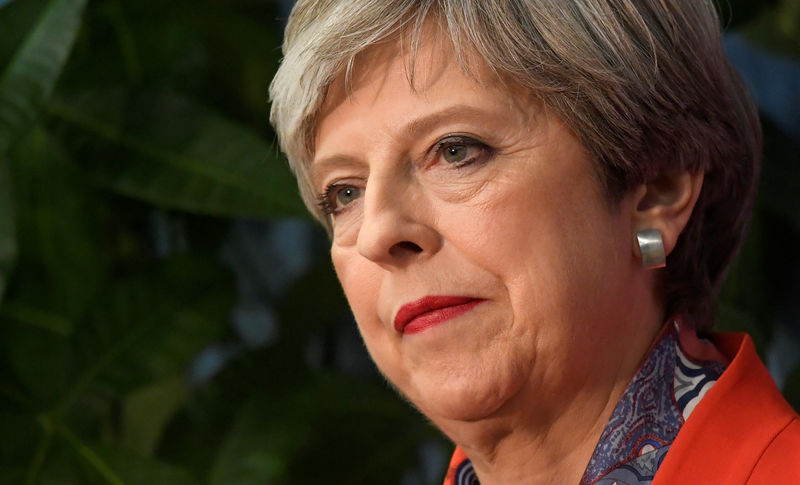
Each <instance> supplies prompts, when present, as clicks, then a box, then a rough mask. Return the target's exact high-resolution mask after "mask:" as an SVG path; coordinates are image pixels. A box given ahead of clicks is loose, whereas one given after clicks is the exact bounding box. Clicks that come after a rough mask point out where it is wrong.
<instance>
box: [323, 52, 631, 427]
mask: <svg viewBox="0 0 800 485" xmlns="http://www.w3.org/2000/svg"><path fill="white" fill-rule="evenodd" d="M399 53H400V51H399V49H398V48H397V46H396V45H386V46H383V47H380V48H374V49H373V50H371V51H368V52H367V53H366V54H365V55H364V56H362V57H361V58H359V63H358V64H357V69H356V71H355V73H354V75H353V78H352V91H350V92H349V93H348V92H346V91H345V89H344V87H343V84H342V81H341V80H338V81H337V82H336V83H334V85H333V86H332V87H331V89H330V91H329V94H328V97H327V98H326V104H325V106H324V108H323V111H322V114H321V116H320V118H319V124H318V130H317V136H316V144H315V150H316V153H315V157H314V160H313V164H312V173H313V180H314V187H315V189H316V190H317V191H318V192H319V193H320V197H321V199H323V200H321V203H322V205H323V206H325V207H326V209H327V210H329V211H331V212H332V214H333V215H332V217H333V221H334V222H333V226H334V236H333V242H332V247H331V254H332V258H333V263H334V266H335V268H336V272H337V274H338V277H339V279H340V281H341V283H342V286H343V288H344V292H345V294H346V296H347V299H348V301H349V303H350V305H351V308H352V310H353V313H354V315H355V318H356V321H357V323H358V326H359V329H360V331H361V334H362V336H363V338H364V341H365V342H366V345H367V348H368V350H369V352H370V354H371V356H372V358H373V359H374V360H375V362H376V363H377V365H378V367H379V368H380V370H381V371H382V372H383V373H384V374H385V375H386V377H387V378H388V379H389V380H390V381H391V382H392V383H393V384H394V385H395V386H396V387H397V388H398V389H399V390H400V391H401V392H402V393H404V394H405V395H406V396H407V397H408V398H409V399H410V400H411V401H412V402H413V403H414V404H416V405H417V406H418V407H419V408H420V409H421V410H422V411H423V412H424V413H425V414H427V415H428V416H429V417H430V418H431V419H433V420H434V421H435V422H436V423H437V424H439V425H440V426H443V427H444V428H446V423H447V421H448V420H475V419H480V418H483V417H487V416H489V415H492V414H493V413H496V412H498V411H500V410H501V408H503V406H511V405H513V403H514V402H515V401H517V400H519V399H520V398H521V399H523V401H524V402H526V403H528V404H526V405H533V406H535V407H536V409H537V410H539V411H540V412H541V413H543V419H544V416H545V415H547V414H548V413H554V412H555V413H557V412H559V411H558V406H559V403H561V404H563V403H565V402H570V401H569V400H570V399H572V398H575V397H576V396H577V395H579V394H580V393H584V392H592V388H593V386H595V385H596V383H597V385H600V383H603V384H606V383H608V381H613V380H614V379H616V378H618V374H619V373H620V367H621V365H622V364H621V363H620V362H621V361H622V360H624V357H623V356H624V355H627V354H628V352H625V345H626V343H625V341H626V338H624V337H625V336H626V335H627V334H630V333H631V332H634V333H636V332H638V331H639V330H637V328H636V327H635V326H633V327H631V328H629V326H630V323H628V322H631V321H635V318H633V317H632V316H631V314H632V313H635V311H636V310H635V309H634V307H635V306H636V304H635V298H637V297H638V296H637V295H634V294H633V293H634V291H633V290H632V284H631V281H633V280H634V279H635V275H636V274H638V273H637V271H639V270H638V268H637V261H636V258H635V256H634V254H633V251H632V249H631V241H632V227H631V217H630V210H629V207H628V206H629V205H630V204H629V202H628V200H627V199H626V200H623V201H622V203H621V204H620V205H618V206H614V207H611V204H609V203H608V202H607V201H606V199H605V197H604V195H603V189H602V186H601V184H600V183H599V181H598V178H597V175H596V172H595V171H594V170H593V167H592V162H591V161H590V159H589V158H588V156H587V154H586V152H585V151H584V149H583V147H582V146H581V144H580V143H579V141H578V140H577V139H576V138H575V136H574V135H573V134H572V133H571V131H570V130H569V129H568V128H567V127H566V126H565V125H564V124H563V123H562V122H561V121H560V120H559V118H558V117H556V116H555V115H554V114H552V113H551V112H549V111H548V110H546V109H545V108H544V107H543V106H542V105H541V104H540V103H539V102H538V101H537V100H536V99H535V98H534V97H533V96H530V95H523V94H519V92H517V91H515V90H511V89H509V88H508V87H504V86H502V85H501V83H499V82H497V81H496V80H494V78H492V77H491V75H490V74H489V73H487V72H485V70H482V69H476V70H475V72H476V73H477V76H476V77H475V79H473V78H471V77H469V76H466V75H465V74H464V73H463V72H462V70H461V69H460V67H459V65H458V62H457V61H456V60H455V57H454V55H453V54H452V51H451V50H449V49H446V48H442V47H440V46H437V45H434V44H433V43H430V42H429V43H425V44H423V46H422V48H421V50H420V52H419V55H418V59H417V64H416V70H415V76H416V77H415V88H414V89H412V88H411V86H410V85H409V76H408V74H407V71H406V60H405V59H404V58H402V57H400V56H399ZM612 275H613V277H612ZM426 310H432V311H430V312H428V313H425V311H426ZM626 332H627V334H626ZM637 359H638V357H637ZM634 364H635V363H634ZM628 377H629V375H627V376H625V377H624V378H625V379H626V380H627V378H628Z"/></svg>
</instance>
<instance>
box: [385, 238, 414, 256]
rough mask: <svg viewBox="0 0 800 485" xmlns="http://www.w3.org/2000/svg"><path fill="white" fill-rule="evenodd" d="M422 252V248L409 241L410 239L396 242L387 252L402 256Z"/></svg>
mask: <svg viewBox="0 0 800 485" xmlns="http://www.w3.org/2000/svg"><path fill="white" fill-rule="evenodd" d="M421 252H422V248H421V247H419V245H417V244H415V243H413V242H411V241H400V242H399V243H396V244H395V245H394V246H392V247H391V249H389V253H390V254H391V255H392V256H394V257H397V256H402V255H404V254H409V253H410V254H418V253H421Z"/></svg>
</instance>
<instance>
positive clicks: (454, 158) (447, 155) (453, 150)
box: [442, 145, 469, 163]
mask: <svg viewBox="0 0 800 485" xmlns="http://www.w3.org/2000/svg"><path fill="white" fill-rule="evenodd" d="M468 152H469V149H468V148H467V146H466V145H450V146H448V147H445V149H444V153H442V157H443V158H444V159H445V160H446V161H447V162H448V163H461V162H463V161H464V160H466V158H467V154H468Z"/></svg>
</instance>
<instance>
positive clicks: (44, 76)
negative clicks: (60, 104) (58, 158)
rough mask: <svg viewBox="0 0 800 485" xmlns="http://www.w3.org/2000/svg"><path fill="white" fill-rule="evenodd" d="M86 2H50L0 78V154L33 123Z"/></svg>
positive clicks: (47, 93) (82, 0)
mask: <svg viewBox="0 0 800 485" xmlns="http://www.w3.org/2000/svg"><path fill="white" fill-rule="evenodd" d="M85 4H86V0H53V1H51V2H50V4H49V5H48V6H47V9H46V10H45V11H44V12H43V13H42V16H41V17H40V18H39V21H38V22H37V23H36V25H35V27H34V28H33V30H31V32H30V33H29V34H28V35H27V37H26V39H25V42H24V43H23V44H22V46H21V47H20V48H19V50H17V52H16V53H15V55H14V57H13V58H12V59H11V62H10V63H9V65H8V66H6V68H5V70H4V72H3V74H2V77H0V153H3V152H5V151H6V150H7V149H8V147H9V146H10V145H11V144H12V143H13V142H14V141H15V139H16V137H18V136H19V135H20V134H22V133H24V132H25V131H26V130H27V129H29V128H30V126H31V125H32V124H33V122H34V121H35V119H36V117H37V116H38V114H39V111H40V108H41V106H42V104H43V103H44V101H45V100H46V99H47V98H48V97H49V96H50V93H51V92H52V90H53V87H54V86H55V83H56V80H57V79H58V76H59V74H60V73H61V69H62V67H63V66H64V62H65V61H66V59H67V56H68V55H69V52H70V50H71V49H72V43H73V41H74V40H75V35H76V34H77V32H78V28H79V27H80V21H81V14H82V13H83V8H84V6H85Z"/></svg>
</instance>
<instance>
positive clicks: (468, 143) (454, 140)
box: [434, 135, 494, 168]
mask: <svg viewBox="0 0 800 485" xmlns="http://www.w3.org/2000/svg"><path fill="white" fill-rule="evenodd" d="M453 146H465V147H467V148H478V149H479V150H481V151H482V152H483V153H482V154H481V155H479V156H476V157H472V158H468V159H466V160H463V161H461V162H455V163H448V165H450V166H452V167H455V168H464V167H467V166H469V165H472V164H473V163H475V162H478V161H486V160H488V159H490V158H491V157H492V155H494V149H493V148H491V147H490V146H489V145H487V144H486V143H483V142H482V141H479V140H476V139H475V138H472V137H470V136H465V135H447V136H445V137H444V138H442V139H441V140H439V141H438V142H436V144H435V145H434V147H435V150H434V155H435V159H437V160H438V159H441V158H442V157H443V155H444V150H446V149H447V148H450V147H453ZM481 158H482V159H483V160H481Z"/></svg>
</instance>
